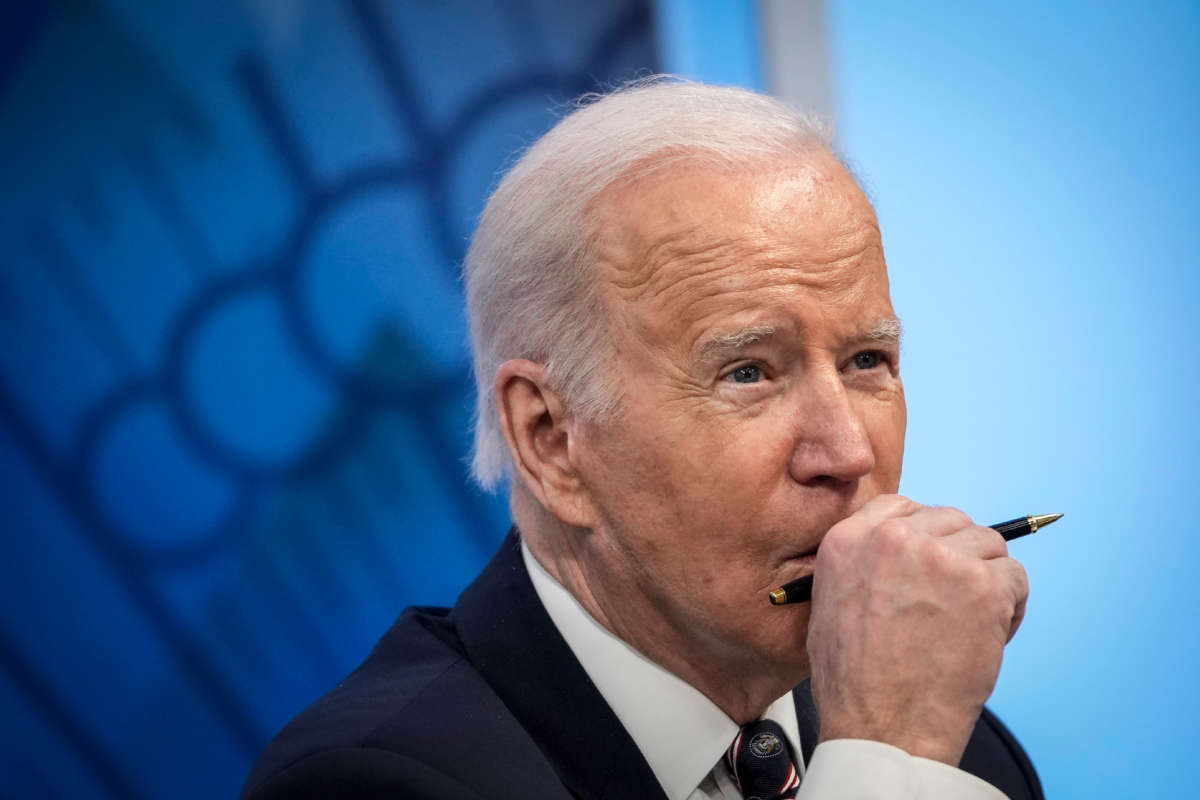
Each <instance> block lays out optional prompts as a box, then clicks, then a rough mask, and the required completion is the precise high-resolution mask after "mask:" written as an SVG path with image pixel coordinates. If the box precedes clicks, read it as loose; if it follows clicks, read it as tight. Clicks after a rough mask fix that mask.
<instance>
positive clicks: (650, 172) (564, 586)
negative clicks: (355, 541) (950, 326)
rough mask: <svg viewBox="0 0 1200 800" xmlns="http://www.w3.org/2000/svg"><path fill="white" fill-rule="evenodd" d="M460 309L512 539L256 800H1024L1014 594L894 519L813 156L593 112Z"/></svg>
mask: <svg viewBox="0 0 1200 800" xmlns="http://www.w3.org/2000/svg"><path fill="white" fill-rule="evenodd" d="M466 279H467V295H468V306H469V313H470V319H471V326H472V335H473V349H474V357H475V369H476V379H477V383H478V386H479V395H480V398H479V414H478V423H477V430H476V457H475V474H476V477H477V478H478V479H479V480H480V482H481V483H483V484H484V485H486V486H495V485H497V484H498V483H502V482H504V481H506V480H507V481H508V482H509V483H510V484H511V489H510V498H511V507H512V512H513V518H514V521H515V523H516V529H517V530H518V531H519V537H518V536H517V535H516V534H514V537H510V539H509V541H507V542H506V543H505V545H504V546H503V547H502V549H501V552H500V554H498V555H497V557H496V559H495V560H494V561H493V562H492V564H491V565H489V567H488V568H487V569H486V570H485V571H484V573H483V574H482V575H481V576H480V578H479V579H477V580H476V582H475V583H474V584H473V585H472V586H471V587H469V588H468V589H467V590H466V591H465V592H464V593H463V595H462V597H461V598H460V599H459V602H458V604H457V605H456V607H455V608H454V609H453V610H452V611H447V610H445V609H417V610H409V611H408V612H406V614H405V615H404V616H402V617H401V619H400V620H399V621H398V622H397V624H396V626H395V627H394V628H393V629H392V631H391V632H389V633H388V635H387V636H385V637H384V639H383V640H382V641H381V642H380V644H379V646H378V647H377V648H376V650H375V652H374V653H373V654H372V655H371V657H370V658H369V659H368V660H367V662H366V663H365V664H364V665H363V666H362V667H361V668H360V669H359V670H358V671H357V672H355V673H354V675H352V676H351V677H350V678H349V679H347V681H345V682H344V683H343V684H342V685H341V686H340V687H338V689H336V690H335V691H334V692H333V693H331V694H330V695H329V696H327V697H326V698H325V699H323V700H322V701H320V702H319V703H318V704H317V705H315V706H314V707H313V708H311V709H309V710H308V711H307V712H305V713H304V714H302V715H301V716H300V717H299V718H298V719H297V720H296V721H295V722H293V723H292V724H291V725H290V726H289V727H288V728H287V729H285V731H284V732H283V733H282V734H281V735H280V737H279V738H278V739H277V740H276V741H275V742H274V743H273V744H272V746H271V748H270V749H269V750H268V752H267V754H266V755H265V756H264V758H263V759H262V761H261V762H260V764H259V765H258V766H257V767H256V769H255V771H254V773H253V774H252V775H251V777H250V780H249V781H248V783H247V796H249V797H254V798H268V797H302V796H353V797H359V796H364V797H464V798H467V797H470V798H476V797H568V796H575V797H597V798H598V797H608V798H617V797H630V798H634V797H636V798H648V797H668V798H672V800H674V799H675V798H680V799H682V798H710V797H724V798H736V797H742V796H746V797H749V796H757V794H756V793H758V792H764V791H765V792H766V793H765V794H763V795H762V796H772V797H774V796H783V797H789V796H793V793H795V792H796V791H797V789H796V784H797V782H798V781H799V789H798V794H795V796H797V797H802V798H830V797H863V798H876V797H878V798H893V797H896V798H900V797H903V798H934V797H954V798H975V797H978V798H985V797H1001V796H1004V795H1003V794H1002V793H1001V792H1000V791H999V790H998V789H997V788H995V787H999V788H1000V789H1002V790H1003V791H1004V792H1006V793H1008V794H1009V795H1010V796H1012V797H1014V798H1016V797H1040V796H1041V790H1040V787H1039V786H1038V783H1037V777H1036V774H1035V773H1034V772H1033V769H1032V767H1031V766H1030V764H1029V762H1028V760H1027V759H1026V757H1025V755H1024V753H1023V752H1022V751H1021V749H1020V746H1019V745H1018V744H1017V743H1016V741H1015V740H1014V739H1012V737H1011V736H1010V735H1009V734H1008V732H1007V731H1006V730H1005V729H1004V728H1003V726H1002V725H1000V723H999V722H998V721H997V720H996V719H995V718H994V717H993V716H991V715H990V713H989V712H986V711H985V710H984V708H983V705H984V702H985V700H986V699H987V697H988V696H989V695H990V693H991V691H992V688H993V686H994V684H995V681H996V677H997V675H998V671H999V667H1000V660H1001V656H1002V652H1003V648H1004V646H1005V644H1006V642H1007V641H1008V640H1009V639H1010V638H1011V637H1012V635H1013V634H1014V633H1015V631H1016V629H1017V626H1018V625H1019V623H1020V620H1021V616H1022V614H1023V610H1024V604H1025V598H1026V595H1027V592H1028V587H1027V584H1026V579H1025V574H1024V571H1023V570H1022V569H1021V567H1020V565H1019V564H1017V563H1016V562H1015V561H1013V560H1011V559H1010V558H1008V555H1007V551H1006V548H1005V544H1004V541H1003V539H1002V538H1001V537H1000V536H999V535H998V534H997V533H995V531H992V530H991V529H989V528H984V527H980V526H977V525H975V524H974V523H973V522H972V521H971V520H970V519H969V518H968V517H967V516H966V515H965V514H963V513H962V512H960V511H957V510H954V509H950V508H938V507H929V506H924V505H921V504H918V503H916V502H914V501H912V500H909V499H906V498H903V497H900V496H897V495H896V494H895V492H896V490H897V487H898V484H899V480H900V468H901V460H902V453H903V445H904V430H905V414H906V411H905V401H904V391H903V386H902V384H901V380H900V374H899V365H900V324H899V321H898V320H897V318H896V315H895V312H894V310H893V308H892V305H891V300H890V297H889V291H888V278H887V272H886V266H885V262H884V257H883V249H882V245H881V241H880V235H879V229H878V224H877V222H876V219H875V215H874V212H873V210H872V208H871V206H870V204H869V202H868V201H867V199H866V198H865V196H864V195H863V193H862V191H861V190H860V189H859V187H858V186H857V185H856V183H855V181H854V179H853V178H852V177H851V176H850V175H849V173H848V172H847V171H846V169H845V168H844V167H843V166H842V165H841V164H840V163H839V162H838V160H837V159H836V158H835V157H834V156H833V155H832V154H831V152H830V148H829V145H828V140H827V138H826V136H825V134H824V133H823V132H822V131H821V129H820V128H819V127H818V126H816V125H814V124H813V123H811V122H809V121H807V120H806V119H804V118H802V117H799V116H797V115H796V114H795V113H793V112H792V111H790V110H789V109H787V108H786V107H784V106H782V105H781V104H779V103H777V102H776V101H773V100H771V99H769V98H766V97H763V96H759V95H756V94H753V93H750V92H746V91H743V90H738V89H724V88H715V87H708V86H703V85H697V84H689V83H681V82H666V81H661V80H656V81H646V82H642V83H640V84H638V85H635V86H632V87H628V88H626V89H624V90H622V91H619V92H616V93H614V94H611V95H608V96H606V97H603V98H599V99H594V100H593V101H592V102H590V103H589V104H587V105H584V106H583V107H582V108H580V109H579V110H577V111H575V112H574V113H573V114H571V115H569V116H568V117H566V118H565V119H564V120H562V121H561V122H560V123H559V124H558V125H557V126H555V128H554V129H553V130H551V131H550V132H549V133H548V134H546V136H544V137H543V138H542V139H541V140H539V141H538V142H537V143H536V144H534V146H533V147H532V148H530V150H529V151H528V152H527V153H526V154H525V155H524V156H523V158H522V159H521V160H520V161H519V162H518V163H517V164H516V165H515V166H514V167H513V168H512V170H511V171H510V172H509V173H508V175H507V176H506V177H505V178H504V180H503V181H502V182H501V184H500V186H499V187H498V188H497V189H496V191H495V193H494V194H493V195H492V197H491V199H490V201H489V203H488V206H487V209H486V210H485V212H484V214H483V217H482V219H481V221H480V224H479V227H478V230H477V231H476V234H475V237H474V240H473V242H472V246H471V250H470V253H469V255H468V258H467V264H466ZM818 548H819V549H818ZM810 573H815V575H816V582H815V585H814V591H813V598H812V601H811V603H800V604H795V605H789V606H784V607H774V606H771V605H770V604H768V602H767V593H768V592H769V591H770V590H771V589H773V588H775V587H777V586H779V585H781V584H783V583H785V582H787V581H789V580H792V579H794V578H797V577H800V576H802V575H805V574H810ZM809 678H811V683H810V684H809V683H805V681H806V679H809ZM798 685H800V688H799V689H796V688H795V687H797V686H798ZM810 686H811V694H810V693H809V692H810V688H809V687H810ZM814 700H815V707H814ZM981 713H982V716H981ZM764 718H766V719H768V720H770V722H768V723H762V722H760V720H762V719H764ZM742 726H747V727H745V728H743V727H742ZM777 755H781V758H776V756H777ZM789 756H790V757H791V758H789ZM768 757H770V758H769V759H768ZM768 760H769V761H770V763H771V764H782V765H784V766H783V771H782V772H781V773H779V775H780V776H781V777H780V778H779V781H778V785H777V786H775V785H772V787H771V788H769V789H763V788H762V787H759V788H755V786H754V785H753V781H754V780H758V778H757V777H755V776H753V775H751V773H752V772H755V771H756V770H757V769H758V767H760V766H762V765H763V764H762V763H760V762H763V763H765V762H767V761H768ZM960 764H961V765H962V767H963V768H964V769H961V770H960V769H958V766H959V765H960ZM972 773H974V774H972ZM801 775H802V779H801ZM976 775H979V776H982V778H983V779H981V778H980V777H976ZM762 780H764V781H766V780H768V779H767V778H762ZM770 780H774V778H771V779H770ZM989 782H990V784H992V785H990V784H989ZM765 785H766V784H765V783H764V784H763V786H765Z"/></svg>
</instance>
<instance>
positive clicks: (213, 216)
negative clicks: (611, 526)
mask: <svg viewBox="0 0 1200 800" xmlns="http://www.w3.org/2000/svg"><path fill="white" fill-rule="evenodd" d="M3 13H4V15H5V16H4V18H3V22H2V24H0V145H2V147H0V153H2V154H3V155H2V156H0V476H2V480H0V503H2V506H0V507H2V508H3V509H4V516H3V525H4V534H5V536H4V543H5V550H6V553H7V556H8V557H7V558H6V559H4V561H3V562H2V563H3V566H0V597H2V598H3V605H2V609H3V611H2V612H0V718H2V719H3V720H4V728H3V737H4V738H3V745H4V755H3V756H2V757H0V794H2V795H4V796H14V797H18V796H45V797H53V796H72V797H92V796H95V797H157V796H175V797H191V796H194V797H211V796H229V795H232V794H234V793H235V792H236V791H237V788H238V786H239V785H240V783H241V780H242V778H243V776H244V774H245V771H246V769H247V768H248V766H249V763H250V761H251V759H252V758H253V757H254V755H255V754H256V753H257V751H258V750H259V749H260V748H261V746H262V745H263V743H264V742H265V741H266V739H267V738H269V736H270V735H271V734H272V733H273V732H274V730H276V729H277V728H278V727H279V726H280V725H281V724H282V723H283V722H284V721H285V720H286V719H287V718H288V717H289V716H291V715H292V714H293V713H294V712H295V711H296V710H298V709H299V708H300V707H302V706H303V705H304V704H306V703H307V702H308V701H309V700H311V699H312V698H314V697H316V696H317V695H318V694H320V693H322V692H323V691H324V690H326V689H327V688H328V687H330V686H331V685H332V684H333V683H335V682H336V681H337V680H338V679H339V678H340V677H341V676H342V675H343V674H344V673H345V672H346V671H348V670H349V669H350V668H352V667H353V665H354V664H356V663H357V662H358V661H359V660H361V658H362V657H363V656H364V655H365V653H366V651H367V650H368V649H369V647H370V645H371V644H372V643H373V642H374V640H375V639H376V638H377V637H378V636H379V635H380V633H382V631H383V630H384V629H385V628H386V627H387V625H388V624H389V623H390V621H391V620H392V618H393V617H394V616H395V614H396V613H397V612H398V610H399V609H400V608H402V607H403V606H404V605H406V604H408V603H411V602H420V603H448V602H452V600H453V598H454V597H455V596H456V594H457V592H458V591H459V590H460V589H461V587H462V586H463V585H464V584H465V582H466V581H467V580H468V579H469V577H470V575H471V574H472V573H473V572H474V571H475V570H476V569H477V568H478V566H479V565H480V564H481V563H482V561H483V560H484V559H485V558H486V557H487V556H488V555H489V554H490V551H491V549H492V548H493V547H494V546H495V544H496V543H497V542H498V541H499V538H500V537H501V536H502V534H503V532H504V529H505V527H506V524H507V523H506V520H507V512H506V510H505V507H504V502H503V500H502V499H497V498H492V497H488V496H484V495H481V494H479V493H478V492H476V491H474V490H472V489H471V488H470V487H469V486H468V484H467V483H466V480H465V468H464V458H465V457H466V454H467V447H468V441H467V433H466V431H467V424H468V420H469V409H470V404H471V390H470V384H469V376H468V369H467V361H466V358H467V356H466V350H465V345H464V342H465V331H464V323H463V319H462V312H461V310H460V308H459V303H460V300H459V285H458V280H457V264H458V262H459V260H460V258H461V255H462V252H463V249H464V248H465V244H466V238H467V236H468V235H469V233H470V229H471V226H472V220H473V218H474V216H475V214H477V213H478V210H479V208H480V207H481V204H482V201H483V199H484V197H485V196H486V193H487V190H488V188H489V186H490V185H491V184H492V182H493V181H494V178H495V175H496V171H497V170H498V169H499V168H501V167H502V165H503V164H504V163H505V161H506V159H508V158H509V157H510V156H511V154H512V153H513V152H514V151H515V150H517V149H519V148H520V147H521V146H522V145H523V144H526V143H528V142H529V141H531V140H532V138H534V137H536V136H537V134H539V133H540V132H541V131H542V130H544V129H545V128H546V127H547V126H548V125H549V124H550V122H551V121H552V120H553V118H554V116H555V115H556V113H558V112H559V111H561V109H562V103H563V102H565V101H566V100H567V99H568V98H570V97H572V96H573V95H575V94H577V93H579V92H582V91H586V90H590V89H594V88H597V87H598V86H602V85H611V84H613V83H615V82H618V81H620V80H623V79H626V78H628V77H631V76H632V75H634V74H636V73H637V72H638V71H639V70H640V71H650V70H658V69H668V70H672V71H677V72H681V73H684V74H688V75H692V76H694V77H699V78H704V79H708V80H714V81H719V82H733V83H741V84H743V85H749V86H755V87H758V88H764V87H763V77H762V76H763V75H764V74H765V70H764V69H763V68H762V63H763V58H764V55H763V50H764V47H765V45H764V38H763V37H762V36H761V35H760V30H759V28H758V22H759V16H758V14H757V13H756V10H755V7H754V6H753V5H751V4H743V3H735V2H687V1H686V0H664V1H663V2H659V3H657V4H651V3H649V2H635V1H634V0H629V1H628V2H618V1H617V0H611V1H606V2H588V1H587V0H574V1H572V2H563V1H562V0H554V1H553V2H552V1H551V0H511V1H510V2H484V1H483V0H457V1H456V2H413V3H408V4H389V3H384V2H378V1H373V0H353V1H352V2H344V3H334V2H308V3H295V4H293V3H286V2H269V0H256V1H255V2H246V3H244V4H236V5H235V4H215V5H214V4H205V3H198V2H175V3H171V4H155V3H148V2H145V1H144V0H140V1H139V0H90V2H84V1H81V0H75V2H70V3H65V2H64V3H62V4H50V5H44V6H37V5H34V4H26V5H20V6H11V7H9V8H7V9H6V10H5V11H4V12H3ZM828 18H829V27H828V37H829V41H830V50H831V53H832V57H833V64H832V74H833V75H834V80H835V90H836V91H835V97H836V117H837V120H838V138H839V141H840V143H841V144H842V146H843V147H844V149H845V150H846V152H847V153H848V154H849V155H850V157H851V158H852V160H853V161H854V162H855V164H856V166H857V168H858V171H859V172H860V174H861V176H862V177H863V179H864V182H865V183H866V184H867V186H868V188H869V190H870V191H871V193H872V196H873V198H874V200H875V201H876V203H877V207H878V210H879V215H880V220H881V224H882V226H883V231H884V240H885V245H886V247H887V252H888V259H889V263H890V266H891V270H892V277H893V290H894V295H895V301H896V305H897V308H898V310H899V312H900V314H901V316H902V317H903V318H904V320H905V324H906V328H907V339H906V346H905V355H904V373H905V377H906V383H907V386H908V392H909V405H910V428H909V445H908V458H907V466H906V474H905V479H904V485H903V487H902V488H903V491H905V492H906V493H908V494H910V495H911V496H913V497H916V498H918V499H920V500H922V501H925V502H932V503H946V504H954V505H958V506H961V507H963V508H965V509H967V510H968V511H969V512H971V513H972V514H973V515H975V516H976V517H977V518H979V519H980V520H983V521H996V520H1000V519H1006V518H1008V517H1011V516H1015V515H1017V514H1021V513H1026V512H1038V513H1040V512H1046V511H1063V512H1066V514H1067V518H1066V519H1064V520H1063V521H1062V522H1060V523H1059V524H1058V525H1056V526H1055V527H1054V528H1052V529H1050V530H1049V531H1047V532H1046V533H1044V534H1039V535H1038V536H1037V537H1035V538H1034V539H1030V540H1026V541H1023V542H1021V543H1018V544H1017V545H1014V548H1013V549H1014V553H1015V554H1017V555H1018V556H1019V557H1020V558H1021V559H1022V561H1023V562H1024V563H1025V564H1026V566H1027V568H1028V570H1029V573H1030V577H1031V581H1032V583H1033V596H1032V599H1031V605H1030V613H1029V617H1028V619H1027V621H1026V623H1025V625H1024V627H1023V629H1022V631H1021V633H1020V635H1019V636H1018V637H1017V639H1016V640H1014V642H1013V643H1012V645H1010V647H1009V650H1008V655H1007V658H1006V664H1005V668H1004V671H1003V674H1002V676H1001V681H1000V685H999V687H998V689H997V692H996V695H995V697H994V698H993V706H994V707H995V708H996V709H997V710H998V711H999V712H1000V714H1001V715H1002V716H1003V717H1004V718H1005V719H1006V720H1007V721H1008V722H1009V723H1010V724H1011V725H1012V726H1013V727H1014V728H1015V729H1016V730H1017V731H1018V732H1019V734H1020V736H1021V738H1022V739H1023V741H1024V742H1025V743H1026V745H1027V746H1028V748H1029V749H1030V751H1031V752H1032V754H1033V756H1034V758H1035V761H1036V763H1037V765H1038V767H1039V769H1040V771H1041V774H1042V776H1043V780H1044V782H1045V783H1046V788H1047V793H1048V795H1049V796H1051V797H1087V798H1096V797H1130V796H1162V797H1182V796H1189V795H1192V794H1194V790H1193V789H1192V787H1193V786H1194V784H1195V781H1194V778H1193V777H1192V775H1191V771H1190V768H1191V762H1193V761H1194V760H1195V758H1196V756H1198V755H1200V748H1198V747H1197V746H1196V744H1195V741H1196V737H1194V736H1193V735H1192V733H1191V725H1192V723H1193V720H1194V718H1195V716H1196V714H1197V712H1200V688H1197V683H1198V682H1197V681H1196V679H1195V674H1196V667H1195V661H1196V653H1197V645H1196V634H1195V633H1194V632H1193V628H1194V625H1195V623H1196V622H1197V618H1198V617H1200V615H1198V614H1197V611H1198V610H1200V603H1198V602H1197V590H1196V588H1195V581H1194V580H1193V579H1192V573H1193V571H1194V565H1195V564H1196V563H1198V562H1200V544H1198V543H1197V539H1196V536H1195V531H1196V530H1197V528H1198V527H1200V526H1198V523H1200V511H1198V510H1197V502H1196V496H1195V492H1193V491H1192V487H1193V484H1194V483H1195V477H1196V472H1197V471H1196V469H1195V468H1194V466H1193V464H1192V456H1193V454H1194V453H1196V452H1197V449H1198V446H1200V429H1198V424H1197V422H1196V420H1195V416H1196V415H1195V410H1196V407H1197V399H1196V398H1197V397H1200V380H1198V378H1197V370H1196V366H1195V364H1194V361H1195V358H1194V353H1193V351H1194V349H1195V347H1196V345H1197V344H1198V343H1200V336H1198V335H1197V334H1198V333H1200V325H1198V323H1197V322H1196V319H1195V316H1194V312H1193V306H1194V305H1195V304H1196V302H1197V300H1200V278H1197V276H1196V273H1197V270H1196V267H1197V264H1196V261H1197V255H1196V254H1197V252H1200V232H1198V230H1200V226H1198V225H1197V221H1198V216H1200V215H1198V213H1197V212H1198V211H1200V192H1198V190H1197V186H1198V185H1200V181H1198V178H1200V175H1198V174H1197V173H1198V170H1200V102H1198V98H1197V90H1196V86H1197V85H1200V55H1198V53H1200V48H1198V43H1200V11H1198V10H1197V7H1196V6H1195V4H1184V3H1176V4H1170V3H1156V4H1152V5H1149V6H1143V5H1135V4H1132V3H1129V4H1124V5H1119V4H1103V5H1101V4H1088V5H1084V4H1061V3H1060V4H1056V5H1054V6H1053V8H1048V7H1046V5H1045V4H1037V3H1025V4H1021V3H1004V4H999V3H994V4H969V8H967V4H950V3H937V4H935V3H924V4H922V3H916V4H912V3H908V4H903V5H900V4H891V3H861V2H855V3H849V2H837V3H831V4H829V8H828Z"/></svg>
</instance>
